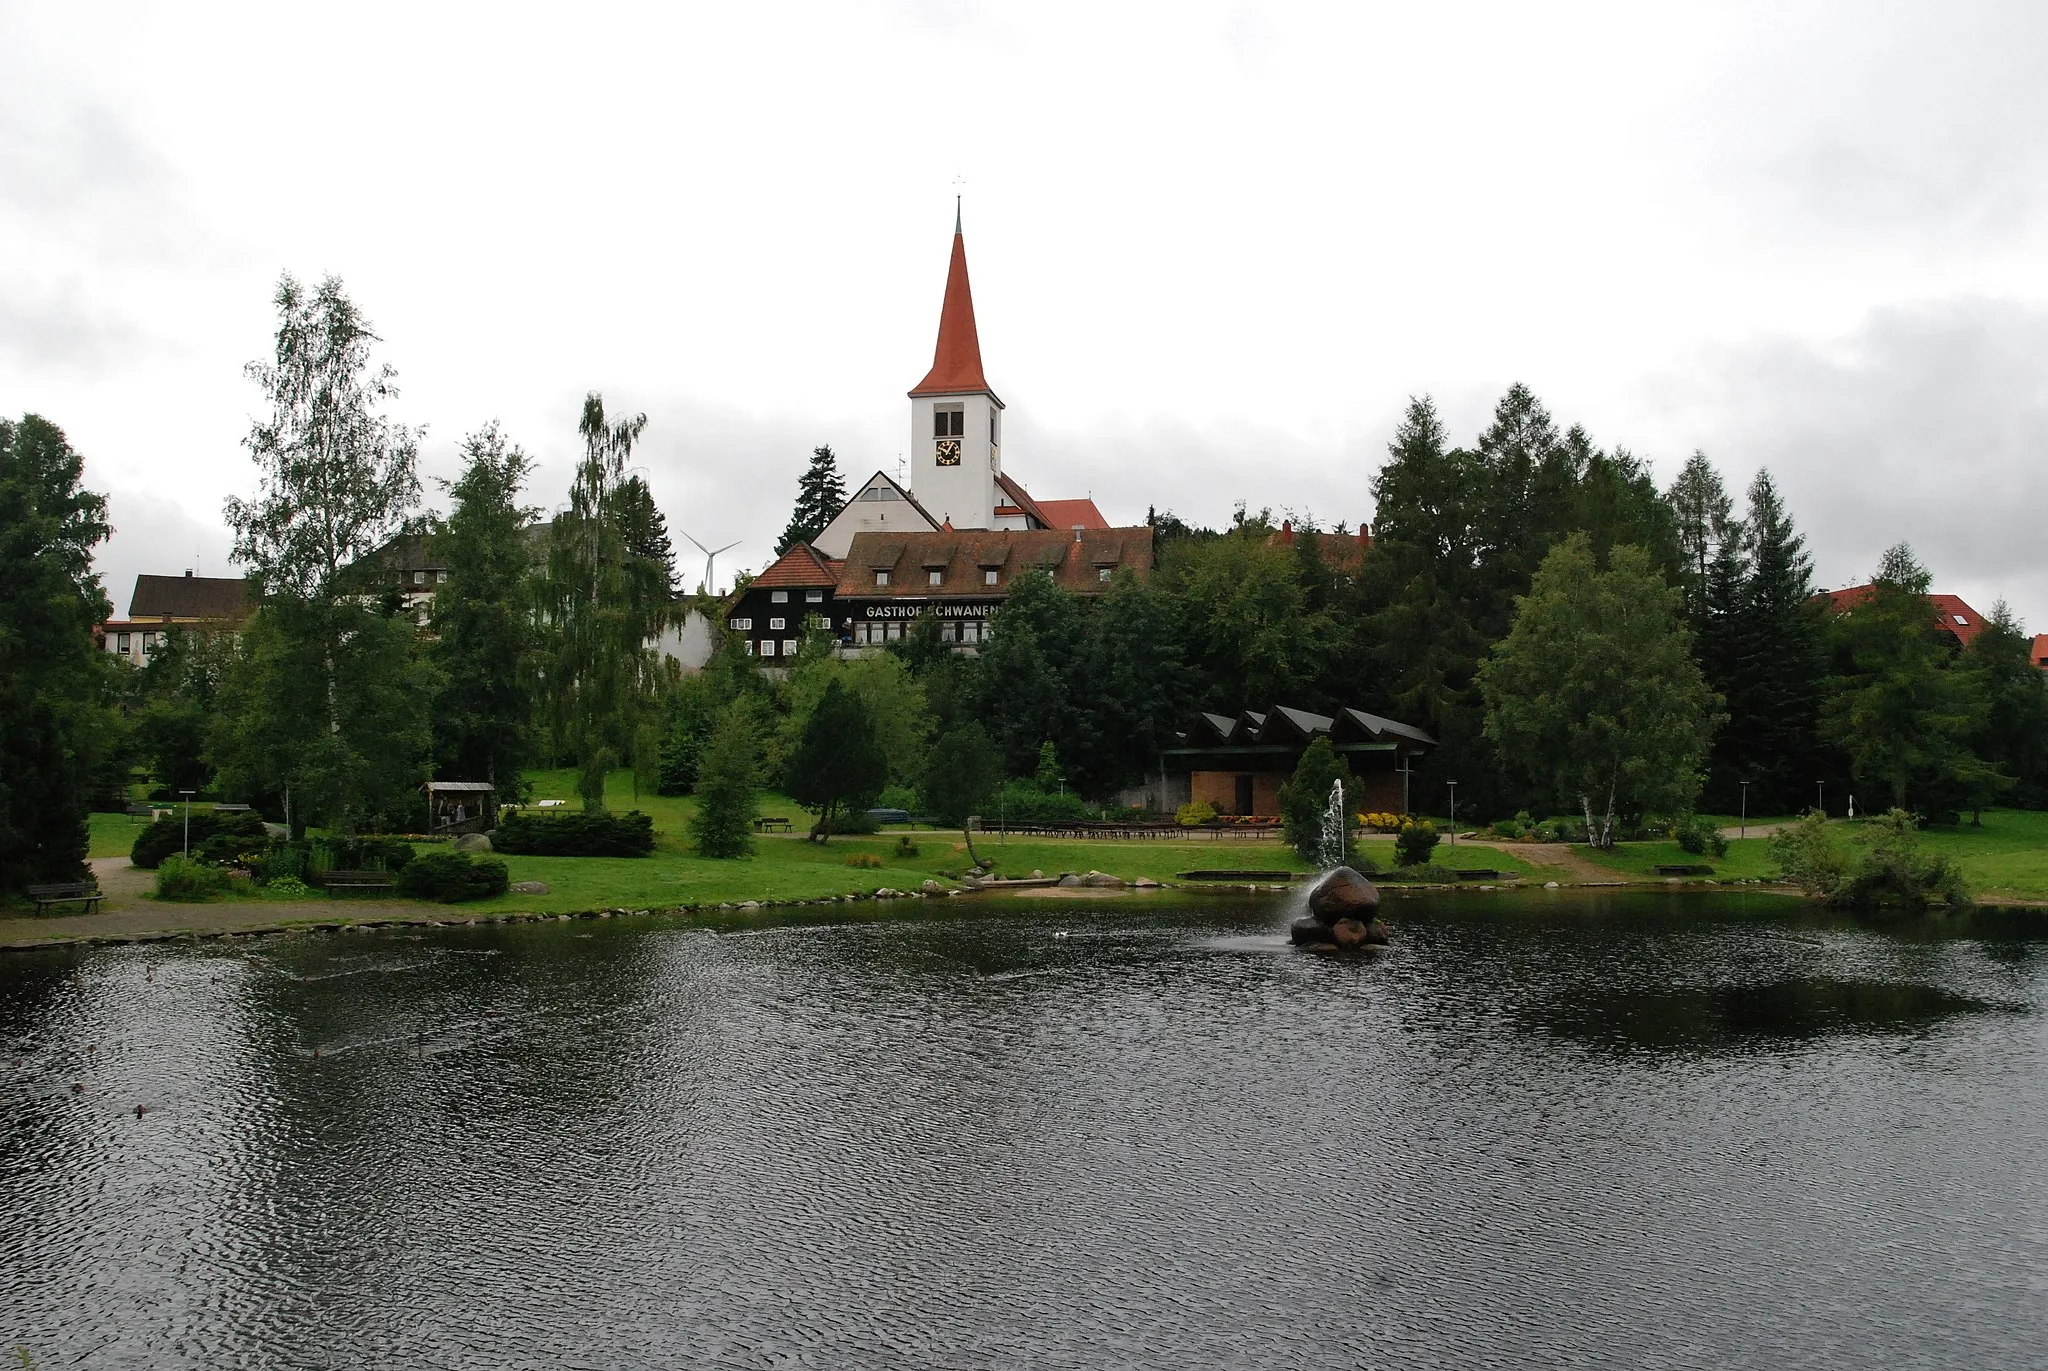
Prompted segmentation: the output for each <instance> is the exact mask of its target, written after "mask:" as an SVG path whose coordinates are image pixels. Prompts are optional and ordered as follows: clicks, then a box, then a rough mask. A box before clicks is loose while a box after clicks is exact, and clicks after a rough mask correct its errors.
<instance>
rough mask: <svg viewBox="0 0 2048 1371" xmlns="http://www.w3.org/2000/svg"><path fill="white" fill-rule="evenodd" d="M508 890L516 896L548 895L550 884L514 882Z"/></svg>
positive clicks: (542, 882)
mask: <svg viewBox="0 0 2048 1371" xmlns="http://www.w3.org/2000/svg"><path fill="white" fill-rule="evenodd" d="M507 889H509V890H510V891H511V892H512V893H513V894H514V895H545V894H547V893H548V883H547V882H546V881H514V882H512V884H511V885H510V886H508V887H507Z"/></svg>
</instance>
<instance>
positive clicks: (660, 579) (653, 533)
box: [619, 475, 676, 605]
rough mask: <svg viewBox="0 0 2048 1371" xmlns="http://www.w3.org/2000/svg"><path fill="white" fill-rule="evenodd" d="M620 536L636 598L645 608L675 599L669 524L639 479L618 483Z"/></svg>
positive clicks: (637, 477) (631, 477)
mask: <svg viewBox="0 0 2048 1371" xmlns="http://www.w3.org/2000/svg"><path fill="white" fill-rule="evenodd" d="M619 533H620V536H621V537H622V538H623V539H624V540H625V544H626V555H627V556H628V557H630V558H632V559H633V573H632V574H633V576H634V578H635V581H636V586H635V591H634V593H635V597H636V599H637V600H638V601H639V602H640V603H642V604H645V605H656V604H663V603H665V602H667V601H669V600H673V599H675V597H676V550H675V547H674V545H672V544H671V543H670V542H669V537H668V520H666V519H664V518H662V517H661V510H660V508H659V507H658V506H656V504H655V503H654V492H653V491H652V490H649V489H648V487H647V482H646V481H645V480H644V479H642V478H641V477H639V476H637V475H636V476H628V477H627V478H626V479H625V480H624V481H622V482H620V483H619Z"/></svg>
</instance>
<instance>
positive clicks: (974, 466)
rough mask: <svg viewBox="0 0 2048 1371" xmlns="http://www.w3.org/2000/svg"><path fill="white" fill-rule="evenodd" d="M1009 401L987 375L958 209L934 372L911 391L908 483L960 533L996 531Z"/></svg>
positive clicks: (921, 500) (933, 511) (927, 506)
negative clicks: (998, 481)
mask: <svg viewBox="0 0 2048 1371" xmlns="http://www.w3.org/2000/svg"><path fill="white" fill-rule="evenodd" d="M1002 414H1003V402H1002V401H1001V400H999V399H997V398H996V393H995V392H994V391H993V390H990V389H989V385H988V380H987V378H986V377H984V376H983V375H982V374H981V339H980V337H979V336H978V335H977V334H976V333H975V329H974V293H973V291H972V290H970V289H969V288H968V285H967V242H966V239H965V238H963V237H962V236H961V233H960V207H959V204H958V203H957V202H956V203H955V204H954V207H953V260H952V262H951V263H950V264H949V265H948V266H947V268H946V301H945V304H944V305H943V306H941V307H940V310H939V342H938V347H937V348H936V349H935V350H934V351H933V354H932V369H931V370H930V371H929V372H927V373H926V374H925V378H924V379H923V380H922V381H919V382H918V383H917V386H916V388H914V389H913V390H912V391H911V392H910V451H911V458H912V460H911V464H910V481H911V490H912V492H913V493H915V494H916V496H917V501H918V503H919V504H921V505H923V506H924V508H925V509H926V510H927V511H929V512H930V514H931V517H932V518H934V519H937V520H939V521H941V522H951V524H952V525H953V527H954V528H994V527H995V517H996V477H998V476H1000V475H1001V474H1002V471H1003V462H1002V451H1003V449H1002V439H1003V434H1002V423H1003V419H1002Z"/></svg>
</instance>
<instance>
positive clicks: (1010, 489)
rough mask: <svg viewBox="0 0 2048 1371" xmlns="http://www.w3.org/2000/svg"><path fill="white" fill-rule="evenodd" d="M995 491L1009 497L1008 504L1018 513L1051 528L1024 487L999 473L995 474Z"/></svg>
mask: <svg viewBox="0 0 2048 1371" xmlns="http://www.w3.org/2000/svg"><path fill="white" fill-rule="evenodd" d="M996 489H998V490H1000V491H1002V492H1003V494H1005V495H1007V496H1009V497H1010V503H1011V504H1012V505H1013V506H1015V508H1016V511H1017V512H1018V513H1020V514H1028V515H1030V516H1031V517H1032V518H1034V519H1036V520H1037V521H1038V522H1039V523H1041V524H1043V525H1045V526H1046V527H1047V528H1052V527H1053V522H1052V520H1050V519H1048V518H1046V517H1045V511H1044V510H1042V509H1040V508H1039V507H1038V501H1036V500H1034V499H1032V498H1031V496H1030V495H1029V494H1028V493H1026V492H1025V489H1024V487H1022V486H1020V485H1018V484H1017V483H1016V482H1015V481H1013V480H1011V479H1010V478H1009V477H1008V476H1005V475H1003V474H1002V473H1001V472H998V473H996Z"/></svg>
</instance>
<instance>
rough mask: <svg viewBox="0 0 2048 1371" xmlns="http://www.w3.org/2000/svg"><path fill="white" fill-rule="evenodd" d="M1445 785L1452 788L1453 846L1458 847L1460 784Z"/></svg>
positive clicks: (1454, 782)
mask: <svg viewBox="0 0 2048 1371" xmlns="http://www.w3.org/2000/svg"><path fill="white" fill-rule="evenodd" d="M1444 784H1445V785H1447V786H1449V787H1450V788H1451V846H1452V847H1456V846H1457V845H1458V783H1457V782H1456V781H1445V782H1444Z"/></svg>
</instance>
